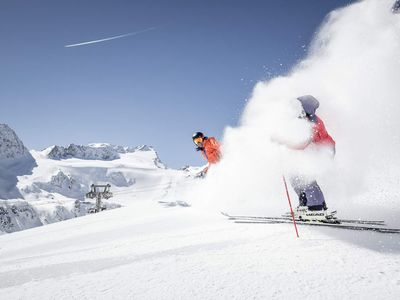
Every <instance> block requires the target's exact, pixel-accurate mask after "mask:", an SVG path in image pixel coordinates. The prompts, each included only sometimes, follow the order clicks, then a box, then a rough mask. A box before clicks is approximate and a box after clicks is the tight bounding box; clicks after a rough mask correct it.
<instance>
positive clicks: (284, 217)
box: [221, 212, 385, 226]
mask: <svg viewBox="0 0 400 300" xmlns="http://www.w3.org/2000/svg"><path fill="white" fill-rule="evenodd" d="M221 214H222V215H224V216H225V217H227V218H229V219H231V220H239V219H240V220H284V221H286V220H292V216H291V215H289V214H288V215H284V216H282V217H265V216H244V215H229V214H227V213H225V212H221ZM334 220H337V221H338V222H339V223H353V224H362V225H382V226H384V225H385V221H372V220H357V219H356V220H348V219H334ZM296 221H301V220H299V219H296Z"/></svg>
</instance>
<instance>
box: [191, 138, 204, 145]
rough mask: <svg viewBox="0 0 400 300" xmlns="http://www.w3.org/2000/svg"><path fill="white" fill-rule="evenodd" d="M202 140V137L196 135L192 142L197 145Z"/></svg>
mask: <svg viewBox="0 0 400 300" xmlns="http://www.w3.org/2000/svg"><path fill="white" fill-rule="evenodd" d="M202 142H203V138H202V137H198V138H195V139H193V143H195V144H196V145H197V146H199V145H200V144H201V143H202Z"/></svg>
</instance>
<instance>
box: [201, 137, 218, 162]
mask: <svg viewBox="0 0 400 300" xmlns="http://www.w3.org/2000/svg"><path fill="white" fill-rule="evenodd" d="M201 153H202V154H203V156H204V158H205V159H206V160H207V161H208V162H209V163H210V164H216V163H217V162H219V160H220V159H221V145H220V144H219V143H218V141H217V140H216V139H215V138H213V137H210V138H204V142H203V150H202V151H201Z"/></svg>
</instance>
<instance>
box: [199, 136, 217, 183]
mask: <svg viewBox="0 0 400 300" xmlns="http://www.w3.org/2000/svg"><path fill="white" fill-rule="evenodd" d="M192 140H193V143H195V145H196V146H197V148H196V150H197V151H201V154H203V156H204V158H205V159H206V160H207V162H208V166H207V167H206V168H205V169H204V170H203V171H202V173H203V174H202V175H205V174H206V173H207V171H208V168H209V166H210V165H213V164H216V163H218V162H219V160H220V159H221V145H220V144H219V142H218V141H217V140H216V139H215V138H214V137H207V136H205V135H204V134H203V133H202V132H196V133H194V134H193V136H192Z"/></svg>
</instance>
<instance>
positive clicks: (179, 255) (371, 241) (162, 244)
mask: <svg viewBox="0 0 400 300" xmlns="http://www.w3.org/2000/svg"><path fill="white" fill-rule="evenodd" d="M132 196H134V194H131V195H125V196H124V197H125V200H124V201H125V202H129V200H128V199H129V198H131V197H132ZM300 235H301V238H300V239H297V238H296V237H295V235H294V231H293V227H292V226H290V225H254V224H253V225H251V224H250V225H240V224H234V223H232V222H228V221H227V220H226V219H225V218H223V217H221V215H220V214H218V213H210V212H206V211H202V210H199V209H196V208H193V207H188V208H181V207H175V208H163V207H160V206H158V205H157V204H156V203H149V202H136V203H135V204H132V205H129V206H127V207H124V208H121V209H115V210H110V211H105V212H102V213H99V214H94V215H89V216H86V217H82V218H76V219H71V220H68V221H64V222H59V223H54V224H51V225H48V226H43V227H37V228H34V229H31V230H26V231H21V232H16V233H13V234H10V235H3V236H0V245H1V246H0V264H1V266H2V268H1V270H0V292H1V294H2V295H7V299H289V298H291V299H398V298H399V296H400V259H399V257H400V256H399V253H400V245H399V239H398V238H397V237H396V238H395V237H394V236H391V235H390V236H389V235H382V234H378V233H375V234H374V233H367V232H365V233H363V232H344V231H339V230H336V229H330V228H325V229H315V228H312V229H311V228H305V227H301V228H300Z"/></svg>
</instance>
